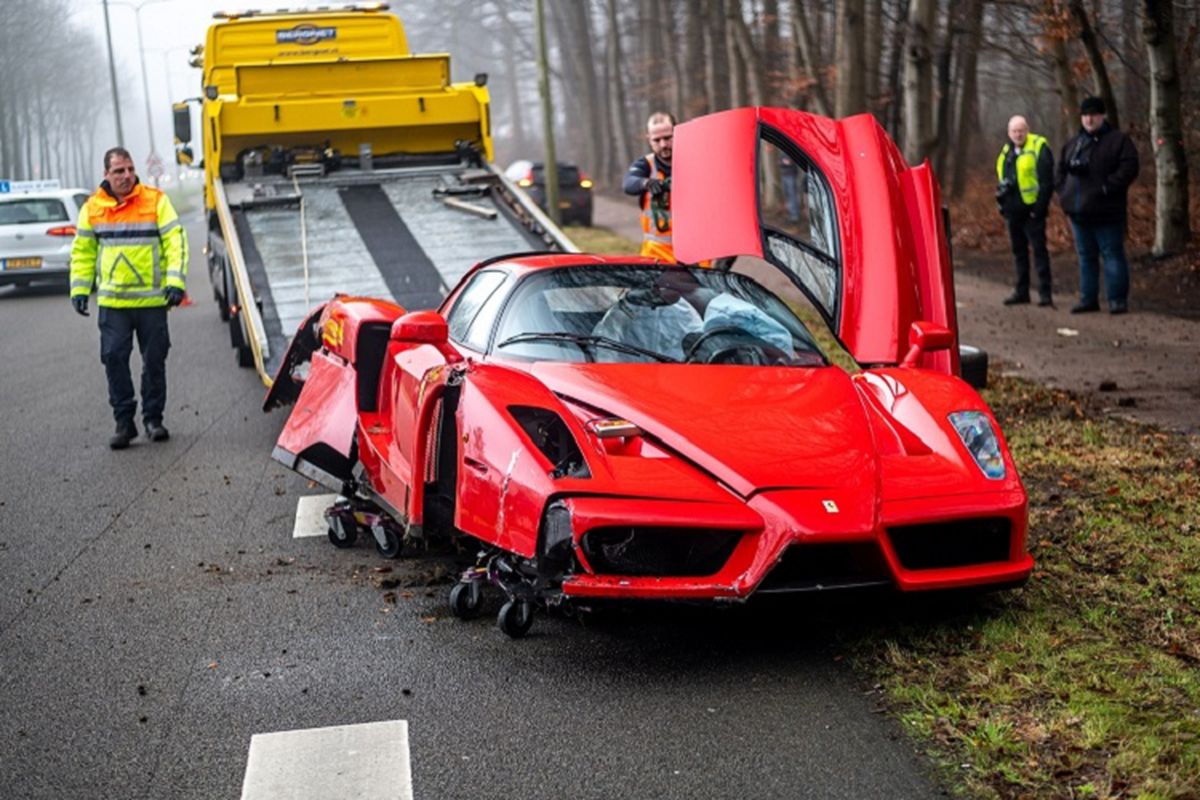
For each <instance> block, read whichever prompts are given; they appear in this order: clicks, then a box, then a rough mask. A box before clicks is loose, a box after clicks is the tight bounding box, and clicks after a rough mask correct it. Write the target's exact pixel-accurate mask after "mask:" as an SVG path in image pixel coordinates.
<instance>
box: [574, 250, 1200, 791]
mask: <svg viewBox="0 0 1200 800" xmlns="http://www.w3.org/2000/svg"><path fill="white" fill-rule="evenodd" d="M570 235H571V237H572V238H573V239H574V241H575V242H576V244H577V245H578V246H579V247H580V248H581V249H583V250H585V251H586V252H596V253H632V252H636V251H637V246H636V245H635V244H632V245H631V244H630V243H629V242H628V241H626V240H625V239H623V238H621V237H618V236H614V235H613V234H611V233H610V232H608V231H605V230H602V229H588V228H571V229H570ZM796 310H797V312H798V313H800V315H801V317H802V319H804V320H805V323H806V324H807V325H808V327H809V329H810V330H812V331H813V332H814V334H816V335H817V336H818V340H819V341H820V343H821V345H822V347H823V348H824V349H825V351H826V353H827V354H828V355H829V356H830V357H831V359H832V360H833V362H834V363H835V364H838V365H839V366H842V367H843V368H845V369H848V370H853V369H854V365H853V361H852V360H851V359H849V357H848V356H847V355H846V354H844V352H842V351H841V349H840V347H839V346H838V345H837V343H836V341H834V340H833V338H832V337H831V336H828V335H827V332H826V328H825V326H824V325H823V324H822V323H821V322H820V320H819V319H818V318H816V316H815V312H811V311H810V310H809V309H805V308H802V307H801V308H797V309H796ZM983 395H984V399H985V400H987V402H988V404H989V405H990V406H991V408H992V411H993V412H994V414H995V415H996V418H997V419H998V421H999V422H1000V425H1001V428H1002V430H1003V431H1004V434H1005V437H1006V438H1007V440H1008V443H1009V446H1010V447H1011V448H1012V452H1013V457H1014V458H1015V459H1016V462H1017V465H1018V468H1019V469H1020V471H1021V477H1022V480H1023V481H1024V483H1025V487H1026V490H1027V491H1028V493H1029V549H1030V552H1032V553H1033V556H1034V558H1035V559H1036V561H1037V568H1036V570H1035V572H1034V574H1033V577H1032V578H1031V579H1030V581H1029V583H1028V584H1026V585H1025V586H1024V587H1023V588H1020V589H1017V590H1014V591H1009V592H1003V593H997V594H993V595H985V596H982V597H973V598H970V599H969V600H968V601H966V602H962V603H957V604H955V605H951V604H950V603H948V602H947V598H946V597H945V596H944V595H938V596H931V597H928V598H904V599H903V601H902V602H898V603H893V604H889V605H888V606H887V607H886V608H885V609H884V610H883V612H882V613H883V615H884V616H883V618H882V619H879V618H878V614H877V613H876V612H877V611H878V608H877V607H872V609H871V613H870V619H871V622H869V623H866V622H864V621H863V620H864V619H865V617H864V616H863V615H855V614H851V615H850V616H849V617H848V618H846V619H843V620H842V621H841V622H842V623H848V624H840V623H838V622H836V621H835V622H834V623H833V625H834V627H835V628H836V631H835V632H834V633H833V634H832V635H833V636H834V637H839V636H840V637H842V638H841V642H840V644H841V646H842V649H844V651H845V652H846V653H847V654H848V656H849V657H850V660H851V662H852V663H853V665H854V667H855V671H856V673H857V674H858V675H859V676H861V677H864V678H865V679H867V680H868V681H869V682H870V683H872V684H873V685H874V687H875V690H876V691H878V692H879V693H880V694H881V695H882V696H883V697H884V698H886V700H887V703H888V706H889V708H890V711H891V712H892V714H893V715H894V716H895V717H896V718H898V719H899V720H900V721H901V723H902V724H903V726H904V728H905V729H906V730H907V731H908V732H909V734H910V735H911V736H912V737H913V738H914V740H915V741H917V742H918V744H919V745H920V746H921V748H922V749H923V750H924V751H925V753H926V754H927V755H928V756H929V757H930V758H931V759H932V761H933V763H934V764H935V765H936V766H937V768H938V769H939V770H940V772H941V777H942V778H943V780H944V783H945V784H946V785H947V786H948V787H950V788H951V789H952V790H953V791H955V793H956V794H958V795H960V796H967V797H977V798H1004V799H1005V800H1008V799H1009V798H1012V799H1013V800H1016V799H1017V798H1021V799H1022V800H1023V799H1024V798H1031V799H1032V798H1038V799H1039V800H1040V799H1041V798H1098V799H1100V800H1107V799H1108V798H1139V800H1167V798H1171V799H1172V800H1182V799H1183V798H1191V799H1192V800H1197V799H1200V570H1197V565H1198V564H1200V500H1198V499H1197V498H1200V477H1198V470H1197V456H1196V451H1195V449H1194V448H1193V447H1191V446H1189V444H1188V443H1187V442H1186V441H1184V440H1182V439H1180V438H1179V437H1176V436H1171V435H1167V434H1163V433H1161V432H1158V431H1156V430H1154V429H1153V428H1150V427H1147V426H1144V425H1140V424H1137V423H1132V422H1126V421H1121V420H1117V419H1112V418H1105V417H1102V416H1101V415H1099V414H1098V413H1093V412H1092V411H1091V410H1089V409H1088V408H1086V407H1085V406H1084V405H1083V402H1082V401H1081V400H1080V399H1079V398H1077V397H1074V396H1072V395H1071V394H1069V393H1066V392H1061V391H1056V390H1050V389H1045V388H1042V387H1039V386H1036V385H1033V384H1030V383H1027V382H1024V381H1019V380H1016V379H1009V378H1003V377H999V378H997V377H995V376H993V379H992V383H991V385H990V387H989V388H988V389H986V390H985V391H984V393H983ZM948 608H951V609H952V610H951V611H949V612H948V611H947V609H948ZM834 616H835V617H836V616H837V615H834Z"/></svg>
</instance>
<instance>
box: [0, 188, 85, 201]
mask: <svg viewBox="0 0 1200 800" xmlns="http://www.w3.org/2000/svg"><path fill="white" fill-rule="evenodd" d="M80 194H82V195H84V196H85V197H86V196H88V195H91V192H90V191H88V190H87V189H46V190H43V191H40V192H12V193H5V194H0V203H12V202H16V201H19V200H43V199H47V198H50V199H54V200H67V199H70V198H72V197H75V196H76V195H80Z"/></svg>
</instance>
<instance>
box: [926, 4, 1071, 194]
mask: <svg viewBox="0 0 1200 800" xmlns="http://www.w3.org/2000/svg"><path fill="white" fill-rule="evenodd" d="M964 16H965V17H966V20H965V22H966V32H965V35H966V38H965V40H964V41H963V46H962V50H961V51H960V52H961V53H962V81H961V85H960V87H959V93H958V113H957V114H956V115H955V116H956V118H957V132H956V134H955V136H954V179H953V180H952V181H951V183H950V196H951V197H952V198H954V199H958V198H960V197H962V194H963V190H964V189H966V186H967V169H968V166H969V165H968V161H969V160H970V152H971V147H970V144H971V141H972V139H973V138H974V134H975V132H976V131H977V130H978V129H979V102H978V101H979V40H980V38H981V36H982V31H983V0H968V3H967V8H966V11H965V12H964ZM1059 141H1062V140H1061V139H1060V140H1059Z"/></svg>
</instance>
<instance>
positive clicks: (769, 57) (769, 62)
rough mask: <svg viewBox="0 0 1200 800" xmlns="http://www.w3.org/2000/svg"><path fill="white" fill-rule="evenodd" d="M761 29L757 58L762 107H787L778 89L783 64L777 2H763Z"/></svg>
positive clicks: (770, 0) (768, 0) (777, 0)
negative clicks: (760, 49)
mask: <svg viewBox="0 0 1200 800" xmlns="http://www.w3.org/2000/svg"><path fill="white" fill-rule="evenodd" d="M759 25H760V26H761V28H762V53H761V58H759V72H760V74H761V76H762V81H763V87H762V89H763V94H764V98H763V104H764V105H787V103H785V102H783V101H782V100H781V99H780V97H781V93H780V91H779V87H780V84H781V79H782V77H783V76H782V75H780V73H779V70H780V65H781V64H782V63H783V60H784V59H783V48H782V47H781V45H780V40H779V0H763V4H762V18H761V20H760V21H759Z"/></svg>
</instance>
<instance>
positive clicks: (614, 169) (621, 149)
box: [605, 0, 633, 180]
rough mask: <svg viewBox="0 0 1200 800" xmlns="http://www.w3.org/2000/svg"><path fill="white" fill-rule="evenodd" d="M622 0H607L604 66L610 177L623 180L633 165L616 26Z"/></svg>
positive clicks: (618, 32) (619, 31) (619, 42)
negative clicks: (610, 154)
mask: <svg viewBox="0 0 1200 800" xmlns="http://www.w3.org/2000/svg"><path fill="white" fill-rule="evenodd" d="M619 2H620V0H608V48H607V50H606V58H605V66H606V67H607V71H608V80H607V81H606V82H605V85H606V86H607V87H608V116H609V120H608V124H609V126H610V128H609V136H610V137H611V140H612V142H613V163H612V164H611V165H610V168H611V173H610V174H611V176H612V177H614V178H616V179H617V180H619V179H620V177H619V176H620V175H622V174H624V172H625V170H627V169H629V164H630V163H631V162H632V161H633V156H631V155H630V146H629V131H628V130H627V128H626V126H625V82H624V79H623V75H624V70H622V69H621V65H622V64H623V63H624V59H623V58H622V57H621V28H620V26H619V25H618V24H617V3H619Z"/></svg>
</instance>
